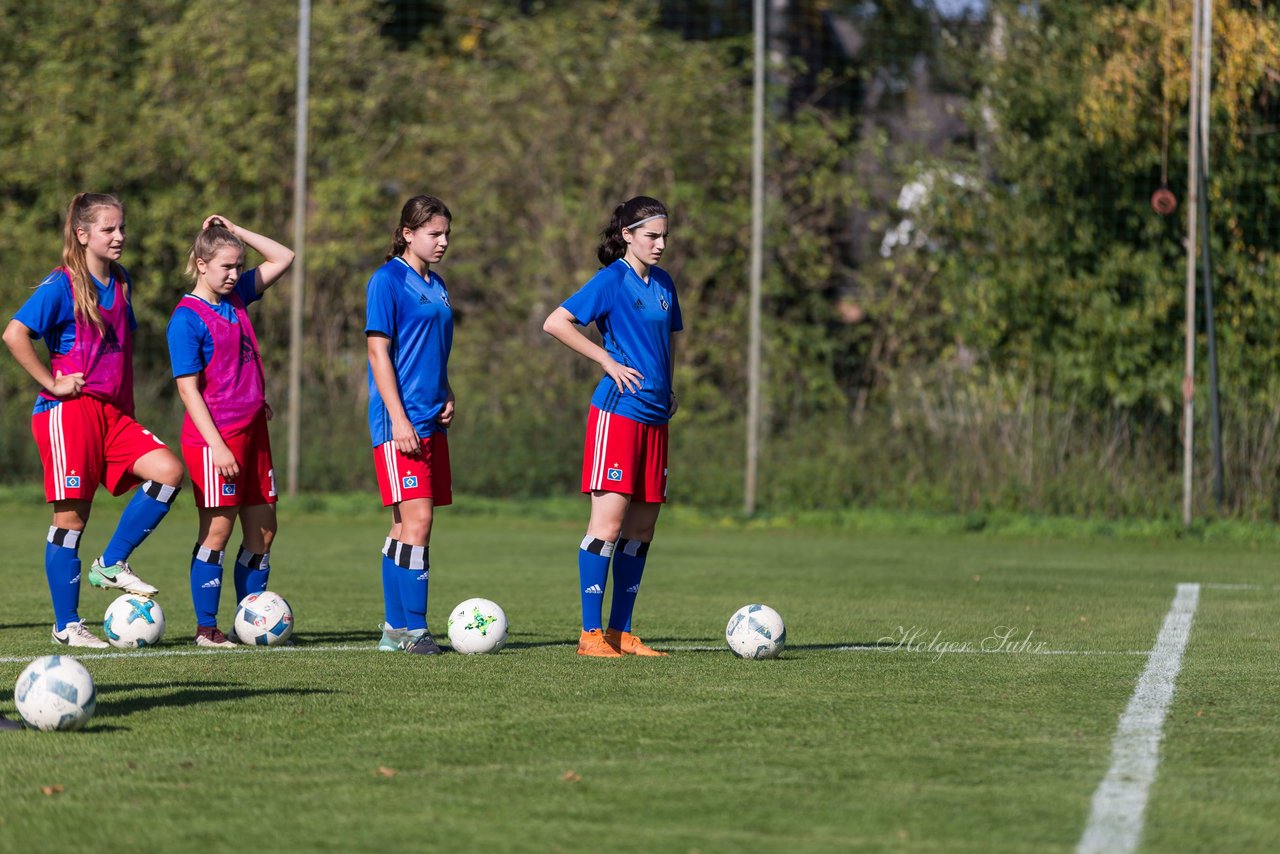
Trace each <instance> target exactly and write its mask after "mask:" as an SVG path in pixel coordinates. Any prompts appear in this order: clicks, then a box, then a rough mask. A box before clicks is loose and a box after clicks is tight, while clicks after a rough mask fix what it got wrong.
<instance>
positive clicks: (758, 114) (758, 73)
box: [742, 0, 766, 516]
mask: <svg viewBox="0 0 1280 854" xmlns="http://www.w3.org/2000/svg"><path fill="white" fill-rule="evenodd" d="M754 5H755V56H754V61H753V68H752V99H751V101H752V104H751V270H750V275H749V278H750V286H751V306H750V311H749V320H748V324H749V332H748V342H747V460H746V477H745V484H744V489H743V501H742V509H743V511H744V512H745V513H746V514H747V515H748V516H750V515H752V514H754V513H755V512H756V480H757V476H758V473H759V466H760V339H761V333H760V301H761V293H762V290H763V288H762V285H761V278H762V275H763V270H764V66H765V41H766V35H765V0H755V3H754Z"/></svg>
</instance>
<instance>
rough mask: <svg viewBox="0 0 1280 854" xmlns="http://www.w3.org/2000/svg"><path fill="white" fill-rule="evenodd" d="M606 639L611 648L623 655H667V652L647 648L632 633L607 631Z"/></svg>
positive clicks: (615, 630) (614, 630)
mask: <svg viewBox="0 0 1280 854" xmlns="http://www.w3.org/2000/svg"><path fill="white" fill-rule="evenodd" d="M604 639H605V642H607V643H608V644H609V646H611V647H613V648H614V649H616V650H617V651H618V652H620V653H622V654H623V655H648V656H662V655H666V653H665V652H658V651H657V650H656V649H654V648H653V647H651V646H645V644H644V641H642V640H640V638H638V637H636V636H635V635H633V634H631V632H620V631H618V630H617V629H606V630H605V633H604Z"/></svg>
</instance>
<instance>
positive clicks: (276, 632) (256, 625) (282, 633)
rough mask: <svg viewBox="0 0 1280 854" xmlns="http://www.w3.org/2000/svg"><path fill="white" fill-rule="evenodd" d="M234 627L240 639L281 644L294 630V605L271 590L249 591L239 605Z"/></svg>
mask: <svg viewBox="0 0 1280 854" xmlns="http://www.w3.org/2000/svg"><path fill="white" fill-rule="evenodd" d="M235 628H236V637H237V638H239V640H240V643H247V644H254V645H256V646H279V645H280V644H282V643H284V642H285V641H287V640H288V639H289V635H291V634H293V609H292V608H290V607H289V603H288V602H286V601H285V600H284V597H283V596H281V595H280V594H278V593H272V592H271V591H270V590H264V591H262V592H261V593H250V594H249V595H248V596H246V597H244V598H243V599H241V600H240V607H238V608H236V622H235Z"/></svg>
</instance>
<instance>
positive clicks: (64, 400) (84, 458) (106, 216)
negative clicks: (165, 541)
mask: <svg viewBox="0 0 1280 854" xmlns="http://www.w3.org/2000/svg"><path fill="white" fill-rule="evenodd" d="M124 243H125V228H124V207H123V206H122V205H121V204H120V202H119V200H117V199H116V198H115V197H114V196H109V195H105V194H102V193H79V194H77V195H76V196H75V198H73V199H72V200H71V205H70V206H69V207H68V209H67V219H66V226H65V228H64V231H63V247H62V266H60V267H58V268H56V269H55V270H54V271H53V272H52V273H50V274H49V275H48V276H47V277H46V278H45V280H44V282H42V283H41V285H40V287H38V288H36V290H35V293H33V294H32V295H31V297H30V298H29V299H28V300H27V301H26V303H24V304H23V306H22V308H20V309H18V313H17V314H16V315H15V316H14V318H13V320H11V321H10V322H9V325H8V327H6V328H5V331H4V342H5V344H7V345H8V347H9V351H10V352H11V353H13V356H14V358H15V359H16V360H17V361H18V364H20V365H21V366H22V367H23V368H24V369H25V370H26V372H27V373H28V374H30V375H31V378H32V379H34V380H35V381H36V382H37V383H39V384H40V388H41V391H40V396H39V397H38V398H37V399H36V405H35V411H34V412H33V413H32V418H31V432H32V435H33V436H34V438H35V440H36V447H37V448H38V449H39V451H40V461H41V463H42V464H43V466H44V488H45V499H46V500H47V501H48V502H49V503H50V504H52V505H53V524H52V525H51V526H50V528H49V535H48V538H47V542H46V545H45V561H44V562H45V576H46V578H47V580H48V582H49V592H50V595H51V596H52V598H53V612H54V626H53V640H54V641H55V642H56V643H60V644H66V645H68V646H84V647H105V646H106V645H107V644H106V643H105V642H104V641H103V640H101V639H100V638H97V637H95V636H94V635H93V633H92V632H91V631H89V629H88V628H86V626H85V624H84V621H83V620H81V619H80V615H79V604H80V576H81V566H80V553H79V546H80V538H81V536H82V535H83V533H84V529H85V526H86V525H87V524H88V521H89V513H90V511H91V510H92V508H93V498H94V493H95V492H96V491H97V489H98V486H99V485H102V486H105V487H106V488H107V489H108V490H109V491H110V492H111V494H112V495H123V494H124V493H126V492H128V491H129V490H130V489H132V488H133V487H134V486H139V489H138V491H137V492H136V493H134V496H133V498H132V499H131V500H130V501H129V504H128V505H127V506H126V507H125V510H124V513H123V515H122V516H121V517H120V522H119V524H118V525H117V526H116V530H115V533H114V534H113V535H112V537H111V540H110V541H109V542H108V543H107V547H106V549H105V550H104V551H103V552H102V555H101V557H99V558H97V559H95V560H94V561H93V563H92V565H91V566H90V567H89V573H88V575H89V583H90V584H92V585H93V586H95V587H103V588H107V589H114V590H123V591H126V592H129V593H133V594H135V595H140V596H154V595H155V593H156V588H155V587H154V586H153V585H151V584H148V583H147V582H145V581H143V580H142V579H141V578H139V577H138V576H137V574H135V573H134V572H133V570H132V568H131V567H130V566H129V564H128V563H127V561H128V559H129V556H130V555H131V554H132V553H133V550H134V549H135V548H137V547H138V546H139V545H141V543H142V541H143V540H145V539H146V538H147V535H148V534H150V533H151V532H152V531H153V530H155V528H156V526H157V525H159V524H160V520H161V519H163V518H164V517H165V515H166V514H167V513H168V512H169V508H170V507H171V506H172V505H173V500H174V498H175V497H176V496H177V494H178V489H179V488H180V487H181V485H182V463H181V462H180V461H179V460H178V458H177V457H176V456H174V454H173V453H172V452H170V451H169V449H168V448H166V447H165V445H164V443H163V442H161V441H160V440H159V439H157V438H156V437H155V436H154V435H153V434H152V433H151V431H150V430H147V429H145V428H144V427H143V426H142V425H141V424H139V423H138V422H137V421H135V420H134V418H133V331H134V328H135V327H136V326H137V322H136V321H135V320H134V317H133V308H132V305H131V302H130V297H131V291H132V284H133V283H132V281H131V280H130V278H129V274H128V272H126V271H125V269H124V267H122V266H120V255H121V253H122V252H123V250H124ZM36 338H41V339H43V340H44V342H45V345H46V346H47V347H48V349H49V367H45V365H44V362H43V361H42V360H41V359H40V357H39V355H38V354H37V353H36V349H35V344H34V343H33V341H34V339H36Z"/></svg>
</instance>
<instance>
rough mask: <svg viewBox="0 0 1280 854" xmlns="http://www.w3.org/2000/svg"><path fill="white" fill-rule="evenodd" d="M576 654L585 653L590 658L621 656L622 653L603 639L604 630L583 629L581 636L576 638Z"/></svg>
mask: <svg viewBox="0 0 1280 854" xmlns="http://www.w3.org/2000/svg"><path fill="white" fill-rule="evenodd" d="M578 655H587V656H590V657H592V658H622V653H620V652H618V650H616V649H614V648H613V647H612V646H611V645H610V644H609V642H608V641H607V640H605V639H604V632H602V631H600V630H599V629H592V630H591V631H587V630H585V629H584V630H583V632H582V636H581V637H579V638H578Z"/></svg>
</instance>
